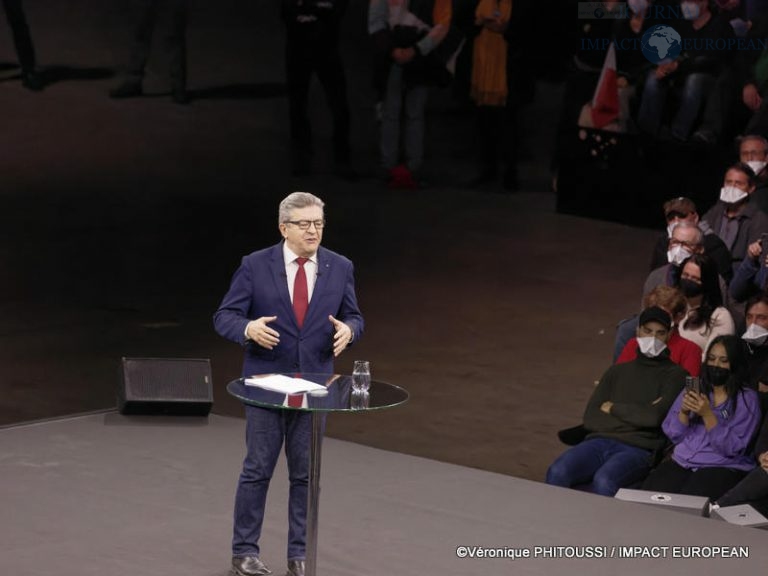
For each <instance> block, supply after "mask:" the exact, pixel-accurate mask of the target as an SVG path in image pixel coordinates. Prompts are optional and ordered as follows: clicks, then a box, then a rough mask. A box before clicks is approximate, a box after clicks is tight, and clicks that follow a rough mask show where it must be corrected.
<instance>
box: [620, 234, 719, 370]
mask: <svg viewBox="0 0 768 576" xmlns="http://www.w3.org/2000/svg"><path fill="white" fill-rule="evenodd" d="M702 238H703V234H702V232H701V229H700V228H699V227H698V226H696V225H694V224H692V223H691V222H687V221H681V222H678V224H677V225H676V226H675V227H674V228H673V229H672V235H671V237H670V239H669V260H670V262H669V264H665V265H664V266H661V267H659V268H657V269H656V270H654V271H653V272H651V273H650V274H649V275H648V278H647V279H646V280H645V284H644V286H643V299H645V297H646V296H647V295H648V294H649V293H650V292H651V291H652V290H653V289H654V288H656V287H657V286H675V287H676V286H678V285H679V283H680V265H681V264H682V262H684V261H685V260H686V258H689V257H690V256H691V255H692V254H703V251H704V248H703V240H702ZM718 284H719V286H720V293H721V301H722V302H728V288H727V286H726V284H725V281H724V280H723V279H722V278H719V279H718ZM636 329H637V316H632V317H630V318H627V319H626V320H622V321H621V322H619V324H618V326H617V327H616V340H615V343H614V353H613V359H614V361H615V360H616V359H617V358H618V357H619V354H620V353H621V351H622V350H623V349H624V346H626V345H627V342H628V341H629V339H630V338H632V335H633V334H634V332H635V330H636Z"/></svg>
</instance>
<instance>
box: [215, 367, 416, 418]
mask: <svg viewBox="0 0 768 576" xmlns="http://www.w3.org/2000/svg"><path fill="white" fill-rule="evenodd" d="M264 376H287V377H289V378H294V377H296V378H301V379H302V380H307V381H309V382H312V383H314V384H319V385H320V386H322V387H323V389H321V390H318V391H310V392H304V393H297V394H286V393H285V392H279V391H276V390H270V389H266V388H263V387H260V386H259V385H258V382H259V379H260V378H263V377H264ZM246 381H248V382H249V383H246ZM227 392H229V393H230V394H231V395H232V396H234V397H235V398H238V399H239V400H241V401H242V402H244V403H245V404H249V405H252V406H261V407H263V408H281V409H285V410H304V411H309V412H348V411H363V410H383V409H385V408H392V407H393V406H397V405H399V404H402V403H404V402H405V401H406V400H408V392H406V391H405V390H404V389H403V388H400V387H399V386H395V385H394V384H390V383H388V382H383V381H381V380H371V387H370V389H369V390H368V391H367V392H362V391H359V390H353V388H352V376H349V375H344V374H304V373H302V374H280V375H277V374H274V375H267V374H260V375H258V376H254V377H253V378H238V379H237V380H233V381H232V382H230V383H229V384H227Z"/></svg>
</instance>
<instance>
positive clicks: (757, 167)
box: [746, 160, 768, 175]
mask: <svg viewBox="0 0 768 576" xmlns="http://www.w3.org/2000/svg"><path fill="white" fill-rule="evenodd" d="M746 164H747V166H749V167H750V168H752V172H754V173H755V175H757V174H760V172H762V171H763V169H764V168H765V166H766V164H768V162H761V161H760V160H750V161H748V162H747V163H746Z"/></svg>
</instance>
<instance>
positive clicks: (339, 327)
mask: <svg viewBox="0 0 768 576" xmlns="http://www.w3.org/2000/svg"><path fill="white" fill-rule="evenodd" d="M328 320H330V321H331V324H333V329H334V330H336V334H334V335H333V355H334V356H338V355H339V354H341V353H342V352H344V349H345V348H346V347H347V346H349V343H350V342H352V328H350V327H349V326H347V325H346V324H344V322H342V321H341V320H336V318H334V317H333V316H330V315H329V316H328Z"/></svg>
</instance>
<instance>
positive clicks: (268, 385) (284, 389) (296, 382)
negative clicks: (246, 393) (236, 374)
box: [245, 374, 325, 394]
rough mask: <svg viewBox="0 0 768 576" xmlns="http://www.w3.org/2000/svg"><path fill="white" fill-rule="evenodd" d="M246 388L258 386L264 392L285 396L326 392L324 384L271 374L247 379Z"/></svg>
mask: <svg viewBox="0 0 768 576" xmlns="http://www.w3.org/2000/svg"><path fill="white" fill-rule="evenodd" d="M245 384H246V386H256V387H258V388H263V389H264V390H271V391H273V392H281V393H283V394H304V393H305V392H311V391H313V390H325V386H323V385H322V384H315V383H314V382H310V381H309V380H304V379H303V378H291V377H290V376H283V375H282V374H271V375H269V376H259V377H257V378H246V379H245Z"/></svg>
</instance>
